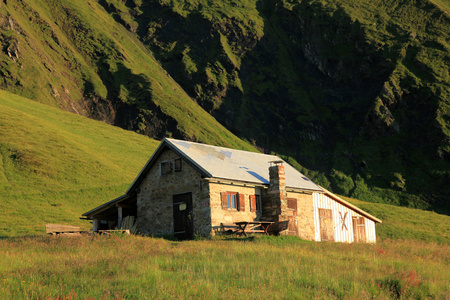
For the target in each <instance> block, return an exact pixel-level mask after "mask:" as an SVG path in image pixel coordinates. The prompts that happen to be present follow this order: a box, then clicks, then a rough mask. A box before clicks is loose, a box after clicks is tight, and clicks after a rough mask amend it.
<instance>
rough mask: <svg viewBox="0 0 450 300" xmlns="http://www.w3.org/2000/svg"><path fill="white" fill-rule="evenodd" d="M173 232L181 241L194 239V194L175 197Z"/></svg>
mask: <svg viewBox="0 0 450 300" xmlns="http://www.w3.org/2000/svg"><path fill="white" fill-rule="evenodd" d="M173 231H174V235H175V237H176V238H177V239H179V240H189V239H192V238H194V220H193V216H192V193H185V194H179V195H173Z"/></svg>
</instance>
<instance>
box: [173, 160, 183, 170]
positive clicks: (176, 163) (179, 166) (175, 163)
mask: <svg viewBox="0 0 450 300" xmlns="http://www.w3.org/2000/svg"><path fill="white" fill-rule="evenodd" d="M174 165H175V168H174V169H175V172H181V158H177V159H175V162H174Z"/></svg>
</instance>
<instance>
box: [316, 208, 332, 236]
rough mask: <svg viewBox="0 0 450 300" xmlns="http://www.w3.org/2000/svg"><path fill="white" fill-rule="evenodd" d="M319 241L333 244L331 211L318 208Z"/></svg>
mask: <svg viewBox="0 0 450 300" xmlns="http://www.w3.org/2000/svg"><path fill="white" fill-rule="evenodd" d="M319 224H320V240H321V241H322V242H325V241H331V242H334V226H333V211H332V210H331V209H324V208H319Z"/></svg>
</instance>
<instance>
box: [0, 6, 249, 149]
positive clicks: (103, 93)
mask: <svg viewBox="0 0 450 300" xmlns="http://www.w3.org/2000/svg"><path fill="white" fill-rule="evenodd" d="M0 42H1V44H2V46H3V47H2V55H1V56H0V75H1V81H0V88H2V89H5V90H8V91H11V92H13V93H16V94H19V95H22V96H25V97H27V98H30V99H33V100H36V101H39V102H42V103H46V104H50V105H53V106H56V107H60V108H63V109H65V110H68V111H72V112H75V113H78V114H81V115H84V116H87V117H91V118H94V119H99V120H103V121H105V122H107V123H109V124H113V125H117V126H120V127H122V128H125V129H130V130H135V131H137V132H139V133H143V134H146V135H149V136H152V137H158V138H162V137H164V136H174V137H179V138H185V139H190V140H199V141H204V142H209V143H213V144H218V145H224V146H230V147H237V148H244V149H249V150H250V149H251V147H250V146H249V145H248V144H246V143H244V142H242V141H241V140H239V139H238V138H236V137H235V136H234V135H232V134H231V133H230V132H229V131H228V130H226V129H225V128H224V127H223V126H222V125H220V124H219V123H218V122H217V121H216V120H215V119H214V118H213V117H211V116H210V115H209V114H208V113H206V112H205V111H204V110H203V109H201V108H200V107H199V106H198V105H197V104H196V103H195V102H194V101H192V99H190V98H189V96H188V95H186V93H185V92H184V91H183V90H182V89H181V88H180V87H179V86H178V85H177V83H176V82H175V81H173V79H171V78H170V75H168V74H167V72H166V71H165V70H164V69H162V68H161V66H160V65H159V64H158V63H157V62H156V61H155V59H154V58H153V56H152V54H151V53H150V52H149V51H147V50H146V49H145V47H144V46H143V45H142V43H141V42H139V40H138V39H137V38H135V37H134V36H133V35H132V34H130V33H129V32H128V31H127V30H126V29H125V28H123V27H122V26H121V25H120V24H119V23H117V22H115V21H114V19H113V18H112V17H111V16H109V15H108V14H107V13H106V11H105V10H104V9H103V8H102V7H101V6H100V5H99V4H98V3H97V2H95V1H59V0H58V1H54V0H44V1H40V0H35V1H26V2H25V1H14V0H9V1H3V3H0Z"/></svg>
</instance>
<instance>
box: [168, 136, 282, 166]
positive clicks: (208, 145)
mask: <svg viewBox="0 0 450 300" xmlns="http://www.w3.org/2000/svg"><path fill="white" fill-rule="evenodd" d="M164 140H167V141H168V142H170V143H171V144H172V145H173V143H172V141H179V142H185V143H190V144H197V145H202V146H207V147H214V148H223V149H229V150H233V151H239V152H246V153H251V154H255V155H263V156H273V157H278V158H280V159H281V157H279V156H278V155H275V154H266V153H261V152H253V151H248V150H242V149H235V148H230V147H224V146H216V145H210V144H205V143H199V142H192V141H186V140H179V139H173V138H164ZM164 140H163V141H164ZM283 161H284V160H283ZM284 162H286V161H284Z"/></svg>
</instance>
